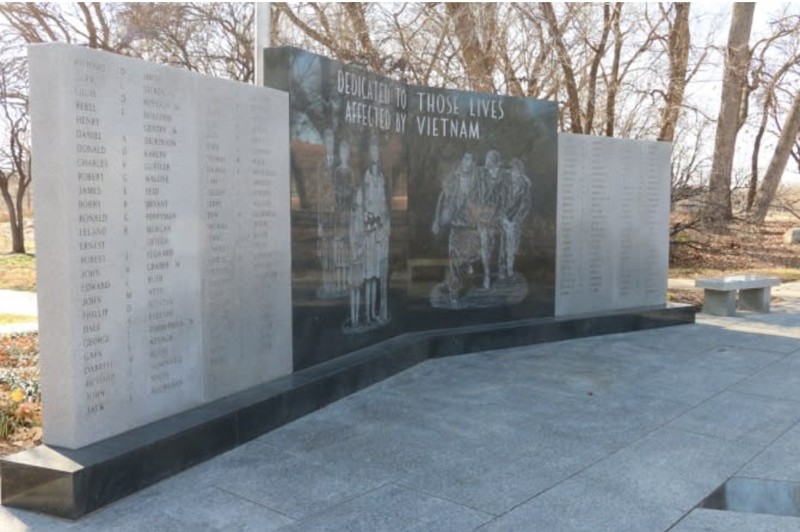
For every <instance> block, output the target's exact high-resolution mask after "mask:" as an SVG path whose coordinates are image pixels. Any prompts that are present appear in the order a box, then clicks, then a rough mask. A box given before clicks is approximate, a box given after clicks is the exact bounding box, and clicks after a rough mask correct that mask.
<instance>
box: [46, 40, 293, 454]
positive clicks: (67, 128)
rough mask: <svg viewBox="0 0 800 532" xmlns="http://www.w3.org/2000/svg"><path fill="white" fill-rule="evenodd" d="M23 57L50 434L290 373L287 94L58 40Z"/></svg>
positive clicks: (152, 413)
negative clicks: (27, 65) (27, 61)
mask: <svg viewBox="0 0 800 532" xmlns="http://www.w3.org/2000/svg"><path fill="white" fill-rule="evenodd" d="M30 68H31V116H32V121H33V126H32V130H33V139H32V140H33V145H34V151H36V153H37V154H38V156H37V157H35V158H34V161H33V164H34V168H33V172H34V173H35V174H36V175H37V176H39V178H38V179H37V180H36V183H35V184H34V187H35V188H36V190H35V192H36V193H35V194H34V197H35V201H36V211H37V240H38V243H39V246H38V256H37V259H38V260H37V268H38V270H37V274H38V275H37V279H38V289H39V293H38V297H39V308H38V311H39V330H40V347H41V351H42V353H43V356H42V390H43V405H44V406H43V407H44V411H43V415H44V426H45V427H46V428H45V434H44V438H45V441H46V442H47V443H49V444H53V445H59V446H64V447H69V448H75V447H81V446H84V445H87V444H89V443H91V442H94V441H98V440H101V439H104V438H107V437H109V436H112V435H115V434H119V433H121V432H124V431H127V430H130V429H132V428H134V427H138V426H141V425H143V424H146V423H148V422H151V421H154V420H156V419H160V418H163V417H166V416H169V415H171V414H174V413H177V412H180V411H183V410H185V409H187V408H190V407H193V406H196V405H199V404H202V403H204V402H207V401H210V400H213V399H216V398H218V397H221V396H224V395H228V394H231V393H234V392H236V391H238V390H241V389H244V388H247V387H249V386H253V385H255V384H258V383H262V382H266V381H268V380H270V379H272V378H275V377H278V376H281V375H285V374H287V373H290V372H291V369H292V368H291V364H292V349H291V309H290V306H289V305H287V304H286V302H287V301H289V299H290V282H289V276H290V274H289V268H290V254H289V205H288V201H281V198H288V196H289V190H288V187H289V179H288V173H289V170H288V164H289V161H288V102H287V96H286V95H285V94H283V93H280V92H278V91H272V90H269V89H264V88H256V87H253V86H252V85H246V84H242V83H233V82H229V81H223V80H218V79H213V78H207V77H203V76H199V75H196V74H193V73H190V72H187V71H185V70H180V69H177V68H167V67H164V66H159V65H154V64H148V63H146V62H144V61H140V60H135V59H132V58H127V57H123V56H120V55H115V54H110V53H105V52H99V51H96V50H89V49H86V48H81V47H72V46H68V45H61V44H47V45H35V46H32V47H31V49H30ZM53 87H59V90H58V91H53V90H52V88H53ZM234 316H244V318H239V319H236V320H234V319H233V317H234Z"/></svg>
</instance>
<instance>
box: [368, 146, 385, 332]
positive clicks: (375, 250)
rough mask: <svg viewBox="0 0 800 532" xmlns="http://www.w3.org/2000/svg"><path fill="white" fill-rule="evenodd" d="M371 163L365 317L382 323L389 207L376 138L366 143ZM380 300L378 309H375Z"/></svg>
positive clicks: (369, 169)
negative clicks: (368, 143)
mask: <svg viewBox="0 0 800 532" xmlns="http://www.w3.org/2000/svg"><path fill="white" fill-rule="evenodd" d="M369 153H370V161H371V162H370V165H369V167H367V170H366V172H364V184H363V188H364V278H365V293H364V298H365V299H364V303H365V305H366V318H367V320H368V321H376V322H380V323H385V322H387V321H388V319H389V307H388V288H389V231H390V222H389V208H388V204H387V200H386V185H385V179H384V176H383V172H382V171H381V168H380V149H379V146H378V140H377V139H376V138H374V137H373V138H372V139H371V140H370V146H369ZM378 302H380V308H378Z"/></svg>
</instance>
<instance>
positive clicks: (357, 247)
mask: <svg viewBox="0 0 800 532" xmlns="http://www.w3.org/2000/svg"><path fill="white" fill-rule="evenodd" d="M265 83H266V85H268V86H270V87H273V88H277V89H281V90H286V91H288V92H289V95H290V100H289V101H290V141H291V185H292V186H291V206H292V306H293V316H292V318H293V327H294V346H293V348H294V351H293V352H294V367H295V369H296V370H297V369H303V368H307V367H310V366H312V365H314V364H318V363H320V362H324V361H325V360H329V359H331V358H335V357H337V356H341V355H343V354H346V353H350V352H353V351H356V350H358V349H361V348H363V347H366V346H368V345H372V344H375V343H376V342H380V341H383V340H386V339H388V338H391V337H393V336H396V335H398V334H402V333H403V332H404V331H405V327H404V325H403V318H404V314H405V305H404V298H405V284H404V283H403V282H402V280H400V279H398V275H397V272H401V273H402V272H404V271H405V261H406V248H407V231H406V228H405V226H406V216H405V211H406V206H407V182H408V172H407V164H406V155H405V144H404V141H403V139H404V135H403V130H402V127H403V126H404V125H405V119H404V117H405V111H404V110H403V108H402V107H401V100H400V94H401V93H402V92H404V90H405V86H404V85H403V84H402V83H399V82H396V81H393V80H391V79H389V78H385V77H383V76H379V75H376V74H373V73H371V72H369V71H367V70H366V69H364V68H363V67H361V66H358V65H346V64H343V63H340V62H338V61H333V60H330V59H327V58H324V57H321V56H317V55H314V54H310V53H307V52H304V51H302V50H299V49H294V48H277V49H270V50H267V51H266V52H265Z"/></svg>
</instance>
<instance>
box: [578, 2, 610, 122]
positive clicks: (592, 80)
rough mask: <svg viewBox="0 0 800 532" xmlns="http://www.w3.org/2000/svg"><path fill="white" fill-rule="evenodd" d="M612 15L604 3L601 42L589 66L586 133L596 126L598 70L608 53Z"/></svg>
mask: <svg viewBox="0 0 800 532" xmlns="http://www.w3.org/2000/svg"><path fill="white" fill-rule="evenodd" d="M611 23H612V15H611V9H610V8H609V5H608V3H607V2H606V3H604V4H603V33H602V34H601V35H600V42H599V43H597V47H596V48H595V50H594V57H593V58H592V65H591V67H590V68H589V95H588V96H587V98H586V100H587V101H586V125H585V126H584V127H585V129H586V133H588V134H589V135H591V134H592V129H593V128H594V127H593V126H594V108H595V98H596V95H597V71H598V70H599V69H600V61H602V59H603V56H605V55H606V46H607V44H608V34H609V32H610V31H611Z"/></svg>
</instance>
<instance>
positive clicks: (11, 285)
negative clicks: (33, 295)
mask: <svg viewBox="0 0 800 532" xmlns="http://www.w3.org/2000/svg"><path fill="white" fill-rule="evenodd" d="M0 289H4V290H27V291H29V292H35V291H36V259H35V258H34V256H33V255H21V254H7V255H0Z"/></svg>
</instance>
